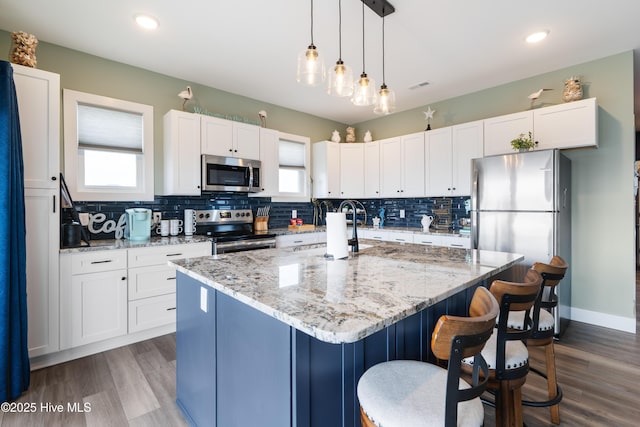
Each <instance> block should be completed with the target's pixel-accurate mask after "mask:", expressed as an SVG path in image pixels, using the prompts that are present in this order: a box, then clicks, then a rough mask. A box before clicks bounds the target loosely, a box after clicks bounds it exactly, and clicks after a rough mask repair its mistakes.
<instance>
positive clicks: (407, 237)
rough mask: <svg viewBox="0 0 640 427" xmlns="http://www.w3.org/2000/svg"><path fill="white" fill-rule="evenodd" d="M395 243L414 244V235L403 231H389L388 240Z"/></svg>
mask: <svg viewBox="0 0 640 427" xmlns="http://www.w3.org/2000/svg"><path fill="white" fill-rule="evenodd" d="M385 240H387V241H389V242H395V243H413V233H403V232H401V231H388V232H387V235H386V239H385Z"/></svg>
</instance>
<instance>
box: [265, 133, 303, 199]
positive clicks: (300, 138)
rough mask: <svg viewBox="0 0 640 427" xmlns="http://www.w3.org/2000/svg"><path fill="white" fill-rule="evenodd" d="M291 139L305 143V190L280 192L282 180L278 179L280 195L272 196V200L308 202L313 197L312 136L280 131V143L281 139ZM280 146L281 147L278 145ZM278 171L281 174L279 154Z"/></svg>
mask: <svg viewBox="0 0 640 427" xmlns="http://www.w3.org/2000/svg"><path fill="white" fill-rule="evenodd" d="M281 140H284V141H290V142H297V143H300V144H305V150H304V152H305V158H304V169H305V178H304V181H305V182H304V184H305V188H304V192H302V193H296V194H291V193H280V182H279V180H278V195H277V196H272V197H271V201H272V202H308V201H309V200H310V198H311V138H309V137H307V136H300V135H294V134H292V133H286V132H280V133H279V136H278V144H280V141H281ZM278 148H279V147H278ZM277 168H278V170H277V173H278V176H279V175H280V157H279V156H278V163H277Z"/></svg>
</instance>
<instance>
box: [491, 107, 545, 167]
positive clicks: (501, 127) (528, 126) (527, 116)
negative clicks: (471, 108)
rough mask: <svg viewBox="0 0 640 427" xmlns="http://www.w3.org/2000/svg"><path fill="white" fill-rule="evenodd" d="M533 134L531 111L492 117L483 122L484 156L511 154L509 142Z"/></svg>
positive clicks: (511, 149)
mask: <svg viewBox="0 0 640 427" xmlns="http://www.w3.org/2000/svg"><path fill="white" fill-rule="evenodd" d="M529 132H533V111H531V110H529V111H523V112H520V113H513V114H507V115H504V116H498V117H492V118H490V119H486V120H485V121H484V155H485V156H493V155H496V154H507V153H513V148H512V147H511V141H512V140H514V139H516V138H517V137H518V136H519V135H520V134H521V133H523V134H525V135H528V134H529Z"/></svg>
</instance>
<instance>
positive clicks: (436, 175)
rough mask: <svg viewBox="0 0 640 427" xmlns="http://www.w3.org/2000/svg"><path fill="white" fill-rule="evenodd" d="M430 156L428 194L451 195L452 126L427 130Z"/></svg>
mask: <svg viewBox="0 0 640 427" xmlns="http://www.w3.org/2000/svg"><path fill="white" fill-rule="evenodd" d="M425 145H426V152H427V158H428V162H427V164H428V167H427V173H426V174H425V176H426V177H427V180H426V188H427V191H426V195H427V196H436V197H438V196H449V195H451V192H452V191H451V188H452V186H453V184H452V182H453V177H452V175H453V142H452V140H451V127H446V128H441V129H434V130H430V131H427V132H425Z"/></svg>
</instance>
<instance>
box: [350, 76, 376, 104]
mask: <svg viewBox="0 0 640 427" xmlns="http://www.w3.org/2000/svg"><path fill="white" fill-rule="evenodd" d="M377 96H378V95H377V93H376V82H375V81H374V80H373V79H370V78H369V77H367V74H366V73H362V74H360V78H359V79H358V81H357V82H356V83H355V84H354V85H353V95H352V96H351V102H352V103H353V105H358V106H367V105H374V104H375V103H376V99H377Z"/></svg>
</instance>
